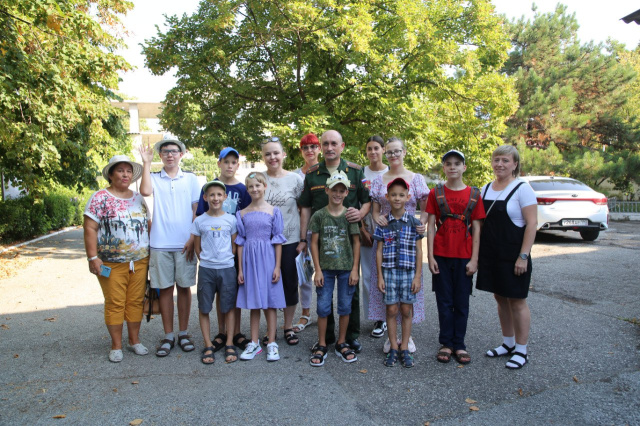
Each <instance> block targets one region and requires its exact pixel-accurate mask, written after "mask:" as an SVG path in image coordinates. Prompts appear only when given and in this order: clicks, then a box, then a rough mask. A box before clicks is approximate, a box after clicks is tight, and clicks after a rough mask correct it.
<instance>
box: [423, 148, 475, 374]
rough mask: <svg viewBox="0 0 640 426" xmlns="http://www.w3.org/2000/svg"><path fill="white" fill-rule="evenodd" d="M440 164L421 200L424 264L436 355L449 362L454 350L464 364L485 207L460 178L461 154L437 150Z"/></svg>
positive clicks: (462, 161)
mask: <svg viewBox="0 0 640 426" xmlns="http://www.w3.org/2000/svg"><path fill="white" fill-rule="evenodd" d="M442 168H443V170H444V173H445V175H446V176H447V181H446V182H445V184H444V185H438V187H437V188H435V189H433V190H432V191H430V192H429V199H428V200H427V213H429V218H428V222H427V230H428V233H427V244H428V251H429V253H428V258H429V270H430V271H431V273H432V274H433V275H432V286H433V288H432V289H433V291H434V292H435V293H436V302H437V305H438V319H439V322H440V335H439V340H440V344H441V345H442V347H441V348H440V349H439V350H438V355H437V359H438V361H440V362H449V361H450V360H451V357H452V356H454V357H455V358H456V360H457V361H458V362H459V363H460V364H468V363H469V362H471V357H470V356H469V353H468V352H467V351H466V346H465V344H464V336H465V334H466V332H467V319H468V318H469V296H470V295H471V288H472V286H473V281H472V280H473V274H474V273H475V272H476V271H477V270H478V251H479V249H480V229H481V228H480V227H481V220H482V219H484V217H485V213H484V206H483V205H482V200H481V199H480V191H479V190H478V188H471V187H469V186H467V185H465V184H464V183H463V182H462V175H463V173H464V172H465V170H467V166H466V165H465V159H464V154H463V153H462V152H460V151H456V150H451V151H449V152H447V153H446V154H445V155H443V156H442ZM436 225H437V231H436Z"/></svg>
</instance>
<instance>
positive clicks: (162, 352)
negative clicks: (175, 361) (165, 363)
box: [156, 339, 176, 358]
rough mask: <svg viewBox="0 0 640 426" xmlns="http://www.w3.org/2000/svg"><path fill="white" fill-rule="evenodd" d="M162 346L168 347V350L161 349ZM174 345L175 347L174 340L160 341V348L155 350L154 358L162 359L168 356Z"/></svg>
mask: <svg viewBox="0 0 640 426" xmlns="http://www.w3.org/2000/svg"><path fill="white" fill-rule="evenodd" d="M163 345H169V349H167V348H163V347H162V346H163ZM175 345H176V339H173V340H169V339H162V341H161V342H160V346H158V347H157V348H156V356H157V357H160V358H163V357H165V356H167V355H169V352H171V349H173V347H174V346H175Z"/></svg>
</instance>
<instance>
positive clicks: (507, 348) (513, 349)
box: [485, 343, 516, 358]
mask: <svg viewBox="0 0 640 426" xmlns="http://www.w3.org/2000/svg"><path fill="white" fill-rule="evenodd" d="M498 347H499V348H500V347H503V348H505V349H506V351H507V353H504V354H499V353H498V351H496V350H495V349H489V350H488V351H487V353H486V354H485V355H486V356H488V357H489V358H497V357H499V356H507V355H511V353H512V352H513V351H515V350H516V347H515V346H514V347H512V348H510V347H509V346H507V345H505V344H504V343H503V344H502V346H498ZM489 354H491V355H489Z"/></svg>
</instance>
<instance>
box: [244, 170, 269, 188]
mask: <svg viewBox="0 0 640 426" xmlns="http://www.w3.org/2000/svg"><path fill="white" fill-rule="evenodd" d="M249 179H255V180H257V181H258V182H260V183H261V184H263V185H264V186H267V177H266V176H265V174H264V173H262V172H251V173H249V174H248V175H247V177H246V178H244V184H245V185H247V186H249Z"/></svg>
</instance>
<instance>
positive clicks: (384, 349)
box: [382, 339, 391, 354]
mask: <svg viewBox="0 0 640 426" xmlns="http://www.w3.org/2000/svg"><path fill="white" fill-rule="evenodd" d="M390 350H391V342H390V341H389V339H387V341H386V342H384V346H383V347H382V352H384V353H385V354H388V353H389V351H390Z"/></svg>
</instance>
